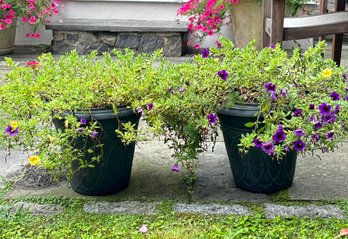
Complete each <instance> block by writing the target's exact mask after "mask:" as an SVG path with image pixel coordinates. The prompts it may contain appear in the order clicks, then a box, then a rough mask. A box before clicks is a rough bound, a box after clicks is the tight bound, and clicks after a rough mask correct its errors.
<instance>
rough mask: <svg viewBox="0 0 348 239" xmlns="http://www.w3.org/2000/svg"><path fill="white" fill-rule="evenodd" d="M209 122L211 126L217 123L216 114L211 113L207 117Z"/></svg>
mask: <svg viewBox="0 0 348 239" xmlns="http://www.w3.org/2000/svg"><path fill="white" fill-rule="evenodd" d="M207 120H208V122H209V124H215V123H216V115H215V114H214V113H210V114H209V115H207Z"/></svg>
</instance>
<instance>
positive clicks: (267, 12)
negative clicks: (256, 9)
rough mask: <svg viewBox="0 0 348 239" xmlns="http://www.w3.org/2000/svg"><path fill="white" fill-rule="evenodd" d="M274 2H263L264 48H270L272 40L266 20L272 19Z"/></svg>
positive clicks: (264, 0)
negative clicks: (272, 4)
mask: <svg viewBox="0 0 348 239" xmlns="http://www.w3.org/2000/svg"><path fill="white" fill-rule="evenodd" d="M271 3H272V0H263V2H262V20H263V32H262V46H263V47H268V46H269V44H270V43H271V38H270V36H269V35H268V33H267V31H266V19H267V18H271V17H272V12H271Z"/></svg>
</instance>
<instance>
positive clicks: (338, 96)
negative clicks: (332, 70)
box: [330, 91, 341, 100]
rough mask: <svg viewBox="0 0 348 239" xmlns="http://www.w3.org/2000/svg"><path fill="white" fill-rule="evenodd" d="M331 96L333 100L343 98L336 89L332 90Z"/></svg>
mask: <svg viewBox="0 0 348 239" xmlns="http://www.w3.org/2000/svg"><path fill="white" fill-rule="evenodd" d="M330 97H331V99H332V100H340V99H341V97H340V95H339V94H338V93H337V92H336V91H333V92H331V94H330Z"/></svg>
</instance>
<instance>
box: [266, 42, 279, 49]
mask: <svg viewBox="0 0 348 239" xmlns="http://www.w3.org/2000/svg"><path fill="white" fill-rule="evenodd" d="M276 46H277V45H276V44H275V43H273V42H272V43H270V44H269V46H268V47H269V48H271V49H275V48H276Z"/></svg>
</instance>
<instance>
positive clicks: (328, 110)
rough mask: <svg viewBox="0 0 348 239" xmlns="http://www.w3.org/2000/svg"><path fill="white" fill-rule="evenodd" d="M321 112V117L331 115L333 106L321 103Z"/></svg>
mask: <svg viewBox="0 0 348 239" xmlns="http://www.w3.org/2000/svg"><path fill="white" fill-rule="evenodd" d="M319 112H320V114H321V115H325V114H330V113H331V105H330V104H326V103H325V102H324V103H321V104H320V105H319Z"/></svg>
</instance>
